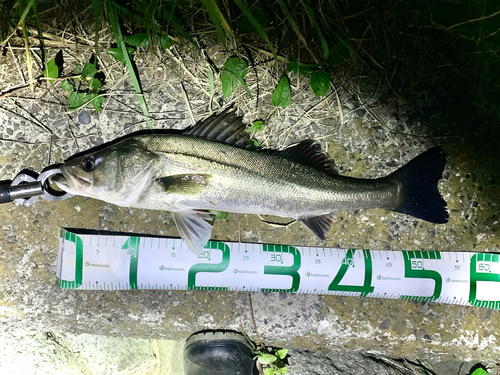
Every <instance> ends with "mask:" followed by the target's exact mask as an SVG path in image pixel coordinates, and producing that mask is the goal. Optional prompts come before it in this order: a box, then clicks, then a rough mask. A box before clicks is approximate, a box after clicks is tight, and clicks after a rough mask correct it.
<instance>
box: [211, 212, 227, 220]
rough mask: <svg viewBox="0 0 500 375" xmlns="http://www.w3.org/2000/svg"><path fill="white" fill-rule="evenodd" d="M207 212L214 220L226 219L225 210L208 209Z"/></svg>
mask: <svg viewBox="0 0 500 375" xmlns="http://www.w3.org/2000/svg"><path fill="white" fill-rule="evenodd" d="M209 212H210V214H211V215H212V216H213V218H214V219H215V220H226V219H227V212H226V211H217V210H210V211H209Z"/></svg>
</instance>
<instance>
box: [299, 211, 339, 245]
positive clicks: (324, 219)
mask: <svg viewBox="0 0 500 375" xmlns="http://www.w3.org/2000/svg"><path fill="white" fill-rule="evenodd" d="M299 220H300V221H301V222H302V223H304V224H305V225H306V226H307V227H308V228H309V229H310V230H311V231H312V232H313V233H314V234H315V235H316V236H318V238H319V239H320V240H322V241H324V240H326V235H325V234H326V232H328V230H329V229H330V227H331V226H332V214H331V213H328V214H324V215H320V216H310V217H301V218H299Z"/></svg>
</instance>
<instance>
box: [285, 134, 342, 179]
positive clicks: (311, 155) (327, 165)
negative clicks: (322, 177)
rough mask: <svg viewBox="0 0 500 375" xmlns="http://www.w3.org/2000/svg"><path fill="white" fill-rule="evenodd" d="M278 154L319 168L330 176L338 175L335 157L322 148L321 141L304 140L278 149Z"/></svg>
mask: <svg viewBox="0 0 500 375" xmlns="http://www.w3.org/2000/svg"><path fill="white" fill-rule="evenodd" d="M276 155H279V156H281V157H282V158H285V159H288V160H293V161H295V162H297V163H300V164H302V165H307V166H308V167H311V168H314V169H317V170H319V171H321V172H323V173H324V174H326V175H328V176H336V175H338V172H337V168H336V167H335V162H334V161H333V159H331V158H330V157H329V156H328V155H327V154H325V153H324V152H323V151H322V150H321V146H320V145H319V143H317V142H315V141H313V140H312V139H307V140H305V141H302V142H300V143H299V144H298V145H295V146H292V147H289V148H287V149H285V150H283V151H276Z"/></svg>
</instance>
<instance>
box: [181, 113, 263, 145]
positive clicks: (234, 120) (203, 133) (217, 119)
mask: <svg viewBox="0 0 500 375" xmlns="http://www.w3.org/2000/svg"><path fill="white" fill-rule="evenodd" d="M245 128H246V126H245V124H244V123H243V121H242V117H241V116H237V115H236V113H235V111H234V110H233V109H232V108H229V109H227V110H225V111H223V112H221V113H218V114H215V113H214V114H213V115H211V116H210V117H207V118H206V119H205V120H202V121H200V122H198V123H197V124H196V125H194V126H192V127H190V128H188V129H186V130H184V132H183V133H182V134H184V135H190V136H193V137H200V138H206V139H211V140H216V141H219V142H224V143H228V144H230V145H234V146H238V147H242V148H248V149H253V148H256V147H255V145H254V142H253V141H252V139H251V138H250V135H249V134H248V133H247V132H246V131H245Z"/></svg>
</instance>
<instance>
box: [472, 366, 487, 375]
mask: <svg viewBox="0 0 500 375" xmlns="http://www.w3.org/2000/svg"><path fill="white" fill-rule="evenodd" d="M470 375H488V371H486V370H485V369H484V368H482V367H478V368H476V369H475V370H474V371H472V372H471V373H470Z"/></svg>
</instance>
